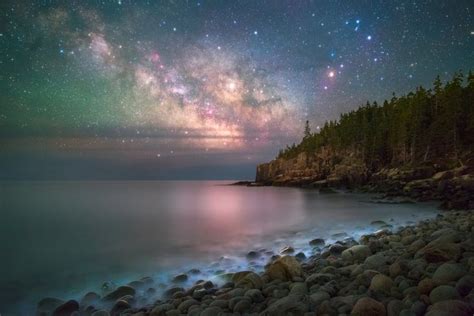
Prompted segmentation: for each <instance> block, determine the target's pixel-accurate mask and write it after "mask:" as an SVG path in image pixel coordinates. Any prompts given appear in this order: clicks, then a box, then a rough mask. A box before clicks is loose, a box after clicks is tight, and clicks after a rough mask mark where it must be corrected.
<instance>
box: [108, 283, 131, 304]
mask: <svg viewBox="0 0 474 316" xmlns="http://www.w3.org/2000/svg"><path fill="white" fill-rule="evenodd" d="M126 295H135V289H134V288H133V287H131V286H127V285H124V286H119V287H118V288H117V289H115V290H114V291H112V292H110V293H109V294H107V295H106V296H104V298H103V300H104V301H116V300H118V299H119V298H121V297H123V296H126Z"/></svg>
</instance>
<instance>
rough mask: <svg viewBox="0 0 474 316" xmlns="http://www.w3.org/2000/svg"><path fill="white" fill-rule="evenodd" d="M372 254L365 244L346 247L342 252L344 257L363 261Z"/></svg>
mask: <svg viewBox="0 0 474 316" xmlns="http://www.w3.org/2000/svg"><path fill="white" fill-rule="evenodd" d="M371 254H372V251H370V248H369V247H368V246H365V245H356V246H352V247H351V248H349V249H346V250H344V251H343V252H342V259H344V260H347V261H351V262H353V261H355V262H362V261H364V260H365V258H367V257H368V256H370V255H371Z"/></svg>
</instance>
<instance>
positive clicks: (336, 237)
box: [331, 232, 349, 239]
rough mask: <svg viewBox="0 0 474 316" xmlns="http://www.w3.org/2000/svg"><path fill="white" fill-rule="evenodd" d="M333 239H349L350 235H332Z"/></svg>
mask: <svg viewBox="0 0 474 316" xmlns="http://www.w3.org/2000/svg"><path fill="white" fill-rule="evenodd" d="M331 237H332V238H334V239H342V238H346V237H349V235H347V233H344V232H342V233H336V234H332V235H331Z"/></svg>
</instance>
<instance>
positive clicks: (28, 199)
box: [0, 181, 436, 315]
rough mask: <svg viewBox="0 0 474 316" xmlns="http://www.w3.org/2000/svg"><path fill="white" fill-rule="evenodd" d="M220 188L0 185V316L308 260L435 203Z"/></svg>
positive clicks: (430, 210)
mask: <svg viewBox="0 0 474 316" xmlns="http://www.w3.org/2000/svg"><path fill="white" fill-rule="evenodd" d="M226 183H229V182H204V181H196V182H179V181H177V182H172V181H166V182H160V181H144V182H141V181H124V182H0V214H1V221H0V240H1V243H0V249H1V254H2V255H1V260H0V269H1V273H0V314H1V315H10V314H11V315H27V314H30V313H32V311H34V309H35V306H36V302H37V301H38V300H39V299H40V298H43V297H46V296H54V297H59V298H64V299H66V298H76V299H79V298H80V297H81V295H83V294H84V293H85V292H87V291H89V290H95V291H98V292H100V287H101V285H102V283H103V282H106V281H109V282H113V283H115V284H118V285H120V284H125V283H127V282H129V281H132V280H136V279H138V278H141V277H144V276H152V277H153V278H154V279H155V280H156V282H157V284H158V283H167V282H168V281H169V280H170V279H171V278H172V276H173V275H175V274H176V273H180V272H186V271H188V270H189V269H191V268H197V269H200V270H201V274H200V275H197V276H195V277H194V278H212V277H213V276H214V275H216V274H218V273H222V272H224V271H235V270H236V269H249V268H251V269H254V270H262V269H263V266H264V264H265V263H266V262H267V260H268V257H265V256H262V257H261V258H260V259H256V260H253V261H252V262H249V261H248V260H247V259H246V258H245V255H246V253H247V252H248V251H250V250H256V251H259V250H261V252H262V253H263V252H264V251H263V249H265V251H267V252H268V251H274V252H275V253H278V250H279V249H280V248H281V247H283V246H285V245H290V246H293V247H295V248H296V251H297V252H298V251H303V252H305V253H306V254H307V255H310V254H311V252H312V249H311V247H309V245H308V241H309V240H310V239H313V238H317V237H322V238H325V239H327V240H334V238H332V237H331V235H333V234H335V233H340V232H346V233H347V234H349V235H350V236H354V237H358V236H360V235H361V234H363V233H367V232H370V231H374V230H375V229H376V228H374V227H373V226H371V225H370V222H371V221H373V220H384V221H386V222H387V223H390V224H391V225H394V226H397V225H405V224H407V223H411V222H415V221H418V220H420V219H425V218H430V217H433V216H435V214H436V210H435V207H434V205H432V204H416V205H413V204H399V205H387V204H374V203H368V202H367V200H368V199H369V197H368V196H364V195H355V194H345V193H339V194H319V193H318V192H316V191H312V190H304V189H296V188H272V187H259V188H248V187H237V186H227V185H225V184H226ZM268 255H269V254H268ZM193 281H194V279H193V277H191V279H190V280H189V282H193ZM157 287H158V286H157Z"/></svg>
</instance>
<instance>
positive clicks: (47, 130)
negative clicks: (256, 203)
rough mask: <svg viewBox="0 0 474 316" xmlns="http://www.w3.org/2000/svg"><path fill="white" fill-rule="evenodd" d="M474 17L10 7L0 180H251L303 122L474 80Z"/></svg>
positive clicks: (216, 6) (160, 4)
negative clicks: (443, 83)
mask: <svg viewBox="0 0 474 316" xmlns="http://www.w3.org/2000/svg"><path fill="white" fill-rule="evenodd" d="M473 12H474V4H473V3H472V2H470V1H458V2H457V3H456V5H455V6H454V5H452V4H450V2H448V1H409V2H407V1H382V2H378V1H377V2H375V1H374V2H369V1H297V2H295V1H199V0H197V1H157V2H152V1H141V2H135V1H133V2H132V1H124V0H122V1H105V2H88V3H86V2H70V3H59V2H58V3H56V2H31V3H30V2H17V1H14V2H6V3H4V4H2V10H1V14H2V21H4V22H3V23H2V27H1V29H0V67H1V68H2V74H1V77H0V80H1V82H0V84H1V91H2V93H1V100H2V101H1V108H0V131H1V134H2V136H1V138H2V142H3V143H4V144H5V145H6V146H4V149H3V150H2V151H0V159H1V160H2V162H4V163H3V165H5V166H7V168H6V169H8V170H9V171H7V170H4V171H2V174H3V176H4V177H5V178H12V177H15V176H16V175H18V170H20V169H21V170H23V171H24V170H26V171H24V175H23V177H28V176H31V170H33V169H35V168H34V167H31V166H32V165H33V166H36V167H38V165H40V166H51V165H56V166H62V167H60V168H59V169H54V168H52V169H51V168H49V167H48V168H46V169H45V170H48V172H50V173H55V172H56V173H64V172H66V171H67V170H70V169H76V170H80V171H79V172H80V173H82V172H83V170H89V171H90V170H92V171H93V172H95V174H97V172H96V170H98V169H104V170H105V169H106V170H107V171H106V172H104V176H105V177H107V176H110V174H122V175H123V174H124V170H128V171H127V172H125V174H126V177H142V176H144V175H146V176H150V177H165V178H173V177H174V176H176V173H173V172H181V171H182V172H183V174H184V173H186V174H187V175H188V176H189V174H190V173H196V170H197V169H201V170H204V169H206V168H207V169H209V170H217V171H216V174H214V175H210V177H214V176H217V177H221V176H223V177H226V176H228V174H227V175H226V174H225V172H226V171H225V170H229V169H228V167H229V166H233V167H235V168H237V169H239V168H240V169H239V170H242V171H243V173H242V174H243V175H244V176H247V177H251V175H252V173H253V168H254V165H255V163H258V162H261V161H264V160H267V159H270V158H271V157H272V156H274V155H275V153H276V151H277V150H278V149H279V148H281V147H283V146H285V145H286V144H288V143H291V142H294V141H297V140H298V139H299V138H300V137H301V133H302V130H303V125H304V122H305V121H306V120H310V122H311V126H312V127H313V129H317V127H318V126H320V125H322V124H323V123H324V121H326V120H330V119H337V117H338V116H339V114H340V113H341V112H345V111H348V110H352V109H354V108H355V107H357V106H358V105H360V104H363V103H365V101H366V100H368V99H370V100H378V101H379V100H383V99H384V98H389V97H390V96H391V94H392V92H395V93H397V94H402V93H406V92H407V91H410V90H412V89H414V88H415V87H416V86H417V85H420V84H423V85H424V86H430V82H431V80H432V79H433V78H434V77H435V76H436V75H437V74H440V75H441V76H442V78H444V79H447V78H449V76H450V75H451V74H452V73H453V72H454V71H457V70H459V69H464V70H467V69H470V68H474V36H473V32H474V29H473V25H474V24H473V15H472V14H473ZM18 158H21V159H18ZM66 165H68V166H72V167H68V168H66V167H64V166H66ZM25 166H26V168H25ZM216 166H223V168H222V169H219V168H217V167H216ZM92 167H93V168H92ZM186 168H187V169H186ZM53 169H54V170H53ZM51 170H53V171H51ZM163 170H174V171H172V172H171V171H170V172H171V173H170V174H171V175H170V174H168V173H166V172H164V171H163ZM177 170H178V171H177ZM179 170H181V171H179ZM163 172H164V173H163ZM33 173H34V172H33ZM73 173H74V172H73ZM197 174H198V173H197ZM76 175H77V174H76ZM173 175H174V176H173ZM33 176H35V175H33ZM41 176H44V175H43V174H41V175H39V177H41ZM177 177H178V178H180V177H184V176H177ZM190 177H191V178H192V177H193V176H192V175H191V176H190ZM196 177H199V176H196Z"/></svg>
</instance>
